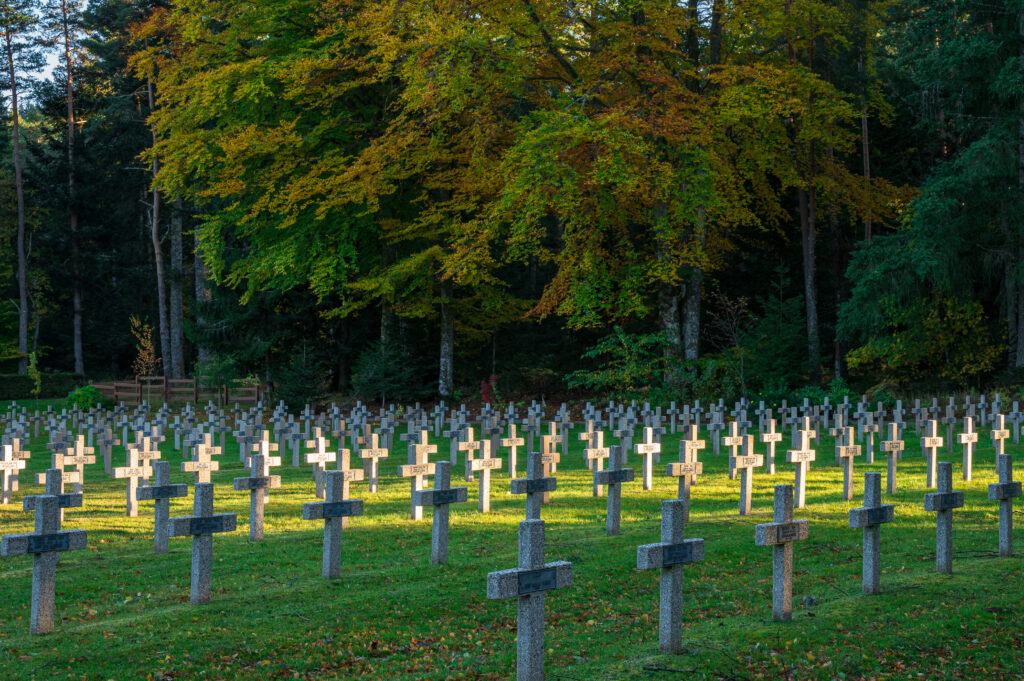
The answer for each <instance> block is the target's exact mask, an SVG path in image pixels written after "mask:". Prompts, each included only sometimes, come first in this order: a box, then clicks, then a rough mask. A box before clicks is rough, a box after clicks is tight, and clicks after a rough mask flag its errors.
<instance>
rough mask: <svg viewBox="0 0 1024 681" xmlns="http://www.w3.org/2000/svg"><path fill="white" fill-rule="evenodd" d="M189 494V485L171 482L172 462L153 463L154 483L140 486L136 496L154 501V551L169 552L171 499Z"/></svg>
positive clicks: (139, 498) (141, 499) (142, 499)
mask: <svg viewBox="0 0 1024 681" xmlns="http://www.w3.org/2000/svg"><path fill="white" fill-rule="evenodd" d="M187 496H188V485H172V484H171V464H170V463H168V462H166V461H156V462H154V463H153V485H152V486H148V485H147V486H146V487H139V488H138V489H137V490H135V497H136V499H138V500H139V501H153V502H155V503H154V504H153V506H154V509H153V553H167V551H168V549H169V548H170V541H169V537H168V535H167V521H168V520H169V519H170V517H171V499H174V498H177V497H187Z"/></svg>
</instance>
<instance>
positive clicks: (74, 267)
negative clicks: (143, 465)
mask: <svg viewBox="0 0 1024 681" xmlns="http://www.w3.org/2000/svg"><path fill="white" fill-rule="evenodd" d="M61 11H62V17H61V18H62V28H63V32H64V68H65V71H66V73H65V75H66V77H67V79H66V84H65V93H64V95H65V101H66V104H67V118H68V128H67V138H68V139H67V142H68V227H69V231H70V232H71V307H72V316H71V320H72V347H73V351H74V355H75V373H76V374H84V373H85V357H84V354H83V351H82V288H81V274H82V273H81V270H80V269H79V266H78V210H77V207H76V206H75V89H74V69H73V66H74V61H73V60H72V57H71V26H70V17H69V12H68V0H64V1H63V2H62V3H61Z"/></svg>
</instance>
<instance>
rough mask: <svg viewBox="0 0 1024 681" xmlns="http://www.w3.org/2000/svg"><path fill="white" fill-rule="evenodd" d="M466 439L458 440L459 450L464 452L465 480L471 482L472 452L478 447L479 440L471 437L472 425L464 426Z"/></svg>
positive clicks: (479, 444)
mask: <svg viewBox="0 0 1024 681" xmlns="http://www.w3.org/2000/svg"><path fill="white" fill-rule="evenodd" d="M465 437H466V439H465V440H460V441H459V451H460V452H466V482H473V457H474V456H475V455H474V452H476V451H477V450H478V449H480V446H481V443H480V440H475V439H474V438H473V427H472V426H469V427H467V428H466V435H465Z"/></svg>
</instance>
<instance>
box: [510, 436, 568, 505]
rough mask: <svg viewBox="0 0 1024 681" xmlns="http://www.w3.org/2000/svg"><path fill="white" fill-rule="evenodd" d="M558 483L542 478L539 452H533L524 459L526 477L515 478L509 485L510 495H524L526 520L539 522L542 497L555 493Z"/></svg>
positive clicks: (542, 467)
mask: <svg viewBox="0 0 1024 681" xmlns="http://www.w3.org/2000/svg"><path fill="white" fill-rule="evenodd" d="M557 484H558V481H557V480H556V479H555V478H553V477H548V478H546V477H544V462H543V460H542V458H541V454H540V453H539V452H534V453H532V454H530V456H529V457H528V458H527V459H526V477H525V478H517V479H515V480H513V481H512V483H511V491H512V494H525V495H526V519H527V520H540V510H541V507H542V506H543V501H544V496H545V495H546V494H550V493H551V492H554V491H555V487H556V486H557Z"/></svg>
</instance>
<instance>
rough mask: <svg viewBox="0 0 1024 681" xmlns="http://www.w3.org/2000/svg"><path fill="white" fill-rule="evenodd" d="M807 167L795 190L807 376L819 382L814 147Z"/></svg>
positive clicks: (819, 346)
mask: <svg viewBox="0 0 1024 681" xmlns="http://www.w3.org/2000/svg"><path fill="white" fill-rule="evenodd" d="M810 158H811V164H810V165H811V167H810V169H809V171H808V180H809V181H808V183H807V188H803V187H801V188H800V190H799V197H798V201H799V205H800V235H801V239H800V240H801V243H802V246H803V264H804V302H805V308H806V314H807V359H808V360H809V362H810V364H811V380H812V381H813V382H815V383H820V382H821V337H820V334H819V331H818V292H817V287H816V270H817V267H816V264H815V239H816V229H817V226H816V224H815V222H816V215H815V205H814V167H813V165H814V164H813V158H814V148H813V145H811V149H810Z"/></svg>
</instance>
